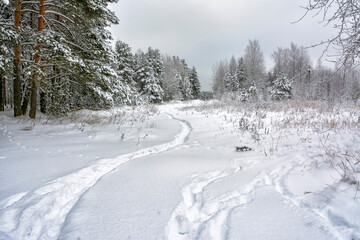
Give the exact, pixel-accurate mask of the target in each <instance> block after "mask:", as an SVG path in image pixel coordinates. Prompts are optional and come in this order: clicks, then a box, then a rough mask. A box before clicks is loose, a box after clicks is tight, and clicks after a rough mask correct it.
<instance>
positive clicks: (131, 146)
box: [0, 101, 360, 240]
mask: <svg viewBox="0 0 360 240" xmlns="http://www.w3.org/2000/svg"><path fill="white" fill-rule="evenodd" d="M359 116H360V113H359V108H358V107H348V108H335V107H333V108H331V109H330V110H329V107H325V106H322V105H319V106H302V107H298V106H296V105H292V104H290V103H286V104H283V105H280V104H278V105H276V106H274V107H269V106H267V107H259V106H242V107H238V106H231V105H226V104H223V103H219V102H210V103H203V102H200V101H194V102H188V103H172V104H166V105H161V106H158V107H157V109H156V108H155V107H152V106H150V107H149V106H148V107H138V108H117V109H112V110H109V111H80V112H77V113H74V114H72V115H71V116H70V117H69V118H66V119H46V118H45V117H42V118H40V119H37V120H36V121H35V122H31V121H29V120H28V119H26V118H24V119H13V118H12V117H11V112H5V113H1V114H0V120H1V121H0V131H1V132H0V182H1V184H0V239H74V240H81V239H82V240H87V239H90V240H91V239H175V240H176V239H360V218H359V216H360V198H359V196H360V193H358V192H357V191H358V190H359V182H358V181H359V172H360V168H359V164H360V163H359V150H360V144H359V143H360V134H359V133H360V131H359V124H360V123H359ZM235 146H248V147H251V148H252V150H251V151H245V152H237V151H235Z"/></svg>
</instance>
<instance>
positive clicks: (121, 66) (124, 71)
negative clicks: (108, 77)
mask: <svg viewBox="0 0 360 240" xmlns="http://www.w3.org/2000/svg"><path fill="white" fill-rule="evenodd" d="M115 61H116V63H115V65H116V66H115V67H116V68H117V73H118V76H120V77H121V79H122V80H123V81H124V82H126V83H127V84H129V85H130V86H134V85H135V82H134V79H133V77H134V65H135V63H134V57H133V54H132V53H131V47H130V46H129V45H128V44H127V43H124V42H122V41H120V40H118V41H116V43H115Z"/></svg>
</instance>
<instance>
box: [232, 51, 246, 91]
mask: <svg viewBox="0 0 360 240" xmlns="http://www.w3.org/2000/svg"><path fill="white" fill-rule="evenodd" d="M245 88H246V74H245V64H244V59H243V58H242V57H241V58H240V59H239V60H238V63H237V66H236V81H235V91H244V89H245Z"/></svg>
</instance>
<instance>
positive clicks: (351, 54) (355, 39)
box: [304, 0, 360, 65]
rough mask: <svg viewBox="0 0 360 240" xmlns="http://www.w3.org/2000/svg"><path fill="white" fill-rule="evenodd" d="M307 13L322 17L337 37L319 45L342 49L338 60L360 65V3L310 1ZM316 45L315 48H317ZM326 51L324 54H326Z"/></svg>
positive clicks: (327, 0) (350, 0) (350, 1)
mask: <svg viewBox="0 0 360 240" xmlns="http://www.w3.org/2000/svg"><path fill="white" fill-rule="evenodd" d="M305 9H306V13H305V15H304V17H305V16H306V15H307V14H309V13H310V12H315V13H316V15H321V16H322V21H323V22H324V23H326V25H331V24H332V25H333V27H334V28H336V29H337V30H338V32H337V35H336V36H334V37H333V38H330V39H328V40H326V41H322V42H320V43H319V44H317V45H326V49H325V51H326V50H327V49H328V48H329V47H330V46H337V47H340V49H339V50H340V54H339V56H337V60H338V61H340V62H342V63H349V62H351V63H354V64H357V65H358V64H359V63H360V62H359V57H360V50H359V49H360V27H359V26H360V1H357V0H356V1H354V0H309V3H308V5H307V6H306V7H305ZM317 45H314V46H317ZM325 51H324V52H325Z"/></svg>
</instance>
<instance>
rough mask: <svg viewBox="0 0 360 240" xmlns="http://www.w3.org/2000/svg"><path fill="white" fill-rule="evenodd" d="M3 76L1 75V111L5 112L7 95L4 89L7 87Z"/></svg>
mask: <svg viewBox="0 0 360 240" xmlns="http://www.w3.org/2000/svg"><path fill="white" fill-rule="evenodd" d="M3 78H4V77H3V76H1V75H0V111H1V112H3V111H4V110H5V109H4V105H5V104H4V103H5V96H4V91H3V89H4V88H5V86H4V82H3Z"/></svg>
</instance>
